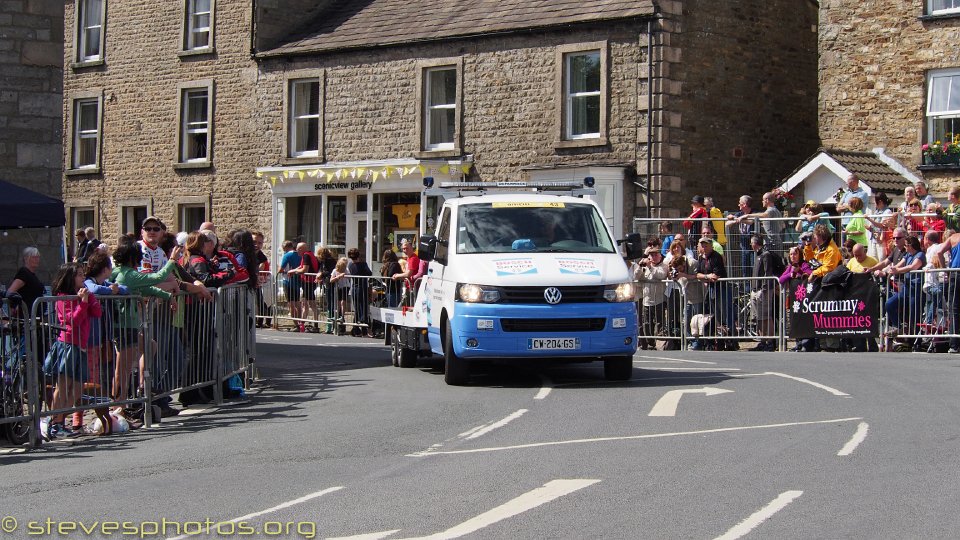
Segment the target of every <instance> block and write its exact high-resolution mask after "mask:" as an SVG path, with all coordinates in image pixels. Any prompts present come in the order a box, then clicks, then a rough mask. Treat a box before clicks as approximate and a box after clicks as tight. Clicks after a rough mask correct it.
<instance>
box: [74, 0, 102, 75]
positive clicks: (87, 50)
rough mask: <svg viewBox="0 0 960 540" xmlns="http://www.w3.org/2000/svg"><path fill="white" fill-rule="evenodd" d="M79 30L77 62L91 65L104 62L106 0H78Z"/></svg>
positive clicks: (76, 43)
mask: <svg viewBox="0 0 960 540" xmlns="http://www.w3.org/2000/svg"><path fill="white" fill-rule="evenodd" d="M76 6H77V31H76V39H75V40H74V47H75V50H76V56H75V58H74V60H75V61H76V62H77V64H80V65H75V66H74V67H82V65H91V64H97V63H101V62H103V42H104V23H105V21H106V2H105V0H78V1H77V3H76Z"/></svg>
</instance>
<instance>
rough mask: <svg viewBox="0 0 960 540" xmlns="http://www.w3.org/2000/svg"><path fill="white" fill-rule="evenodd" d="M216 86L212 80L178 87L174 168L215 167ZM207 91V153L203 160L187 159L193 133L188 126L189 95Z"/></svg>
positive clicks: (185, 83) (192, 82) (188, 83)
mask: <svg viewBox="0 0 960 540" xmlns="http://www.w3.org/2000/svg"><path fill="white" fill-rule="evenodd" d="M214 90H215V88H214V84H213V81H212V80H202V81H189V82H184V83H180V84H178V85H177V144H176V149H175V152H176V153H175V155H174V168H180V169H191V168H204V167H211V166H212V165H213V144H214V118H215V116H214V110H215V104H216V94H215V93H214ZM199 91H206V93H207V119H206V145H207V152H206V156H205V157H203V158H186V157H185V155H186V146H185V145H186V143H187V136H188V135H190V134H191V133H190V132H189V131H190V128H189V126H188V124H187V117H188V115H187V114H186V113H187V112H188V111H187V109H186V108H187V106H188V104H189V99H188V97H189V94H191V93H193V92H199Z"/></svg>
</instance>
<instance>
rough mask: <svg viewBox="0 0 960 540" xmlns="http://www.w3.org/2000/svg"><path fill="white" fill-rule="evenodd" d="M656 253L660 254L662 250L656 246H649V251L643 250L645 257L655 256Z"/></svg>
mask: <svg viewBox="0 0 960 540" xmlns="http://www.w3.org/2000/svg"><path fill="white" fill-rule="evenodd" d="M654 253H660V249H659V248H656V247H654V246H648V247H647V249H645V250H643V254H644V255H653V254H654Z"/></svg>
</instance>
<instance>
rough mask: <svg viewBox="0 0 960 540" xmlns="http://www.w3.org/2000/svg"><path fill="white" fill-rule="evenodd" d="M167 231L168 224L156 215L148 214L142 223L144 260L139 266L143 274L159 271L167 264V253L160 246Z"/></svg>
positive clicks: (138, 269)
mask: <svg viewBox="0 0 960 540" xmlns="http://www.w3.org/2000/svg"><path fill="white" fill-rule="evenodd" d="M165 232H167V226H166V225H164V224H163V222H162V221H160V219H159V218H157V217H156V216H148V217H147V218H146V219H144V220H143V223H141V224H140V241H139V242H137V243H138V244H139V245H140V251H142V252H143V260H142V261H141V262H140V267H139V268H137V271H139V272H140V273H141V274H150V273H153V272H158V271H159V270H160V269H161V268H163V265H165V264H167V260H168V259H167V254H166V253H164V252H163V249H162V248H160V239H161V238H163V235H164V233H165Z"/></svg>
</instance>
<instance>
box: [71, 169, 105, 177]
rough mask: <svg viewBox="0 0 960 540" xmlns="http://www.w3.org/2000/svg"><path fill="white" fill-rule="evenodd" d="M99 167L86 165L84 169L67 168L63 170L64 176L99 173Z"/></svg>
mask: <svg viewBox="0 0 960 540" xmlns="http://www.w3.org/2000/svg"><path fill="white" fill-rule="evenodd" d="M100 173H101V171H100V167H88V168H85V169H67V170H65V171H63V175H64V176H89V175H94V174H100Z"/></svg>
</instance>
